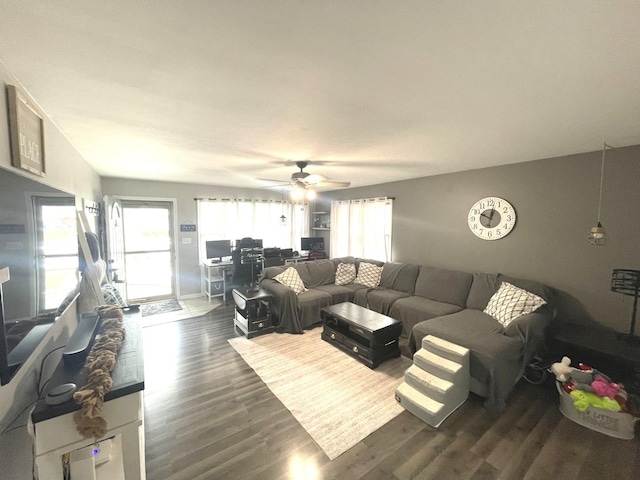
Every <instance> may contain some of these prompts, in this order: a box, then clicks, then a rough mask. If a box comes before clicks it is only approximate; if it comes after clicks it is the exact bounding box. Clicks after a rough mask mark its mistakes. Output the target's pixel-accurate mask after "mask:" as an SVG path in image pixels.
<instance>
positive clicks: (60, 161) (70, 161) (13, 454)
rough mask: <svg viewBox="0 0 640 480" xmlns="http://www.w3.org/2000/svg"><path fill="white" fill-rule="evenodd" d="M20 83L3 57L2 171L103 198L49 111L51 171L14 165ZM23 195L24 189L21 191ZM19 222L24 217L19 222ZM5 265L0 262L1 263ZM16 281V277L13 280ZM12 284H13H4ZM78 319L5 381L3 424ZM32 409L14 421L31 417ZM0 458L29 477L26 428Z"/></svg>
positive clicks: (0, 404)
mask: <svg viewBox="0 0 640 480" xmlns="http://www.w3.org/2000/svg"><path fill="white" fill-rule="evenodd" d="M7 84H9V85H19V82H18V81H17V79H16V78H15V77H14V76H13V75H12V74H11V72H9V71H8V70H7V69H6V67H5V66H4V64H2V62H0V88H1V89H2V93H1V94H0V175H7V172H6V171H7V170H8V171H11V172H13V173H15V174H16V175H20V176H23V177H24V178H25V179H28V180H29V181H33V182H37V183H41V184H44V185H47V186H50V187H53V188H55V189H57V190H62V191H64V192H67V193H70V194H73V195H75V196H76V202H77V201H78V200H79V199H86V200H92V201H99V200H100V198H101V193H100V177H99V176H98V174H97V173H96V172H95V171H94V170H93V169H92V168H91V167H90V166H89V164H88V163H87V162H85V160H84V159H83V158H82V157H81V156H80V154H79V153H78V152H77V151H76V150H75V148H74V147H73V146H72V145H71V144H70V143H69V141H68V140H67V138H66V137H65V136H64V135H63V134H62V132H60V130H58V128H57V126H56V125H55V124H54V123H53V122H51V121H50V120H49V119H48V118H47V117H46V116H45V119H44V137H45V155H46V162H47V163H46V166H47V176H46V177H45V178H41V177H36V176H34V175H31V174H29V173H26V172H24V173H23V172H22V171H20V170H18V169H16V168H14V167H12V166H11V156H10V152H11V151H10V146H9V145H10V144H9V120H8V110H7V103H6V101H7V97H6V85H7ZM22 198H23V199H24V195H23V196H22ZM5 208H6V209H9V208H10V205H9V204H5V203H4V202H3V203H1V204H0V210H3V209H5ZM16 223H19V222H16ZM1 266H3V265H0V267H1ZM10 281H11V280H10ZM5 285H8V284H5ZM76 322H77V317H76V315H75V313H73V312H72V313H70V314H67V315H65V317H64V318H61V319H59V320H58V322H56V324H55V325H54V326H53V327H52V328H51V330H50V331H49V333H48V334H47V336H46V337H45V339H44V340H43V342H42V343H41V345H40V347H39V348H38V350H37V351H36V352H35V353H34V354H33V355H32V356H31V357H30V358H29V360H28V361H27V363H26V364H25V365H24V366H23V367H22V368H20V370H18V373H17V374H16V375H15V377H14V378H13V379H12V380H11V382H10V383H9V384H7V385H4V386H2V387H0V430H2V429H4V428H5V427H6V425H7V424H8V423H9V422H10V421H12V420H13V419H14V418H15V417H16V415H17V414H18V413H19V412H20V411H22V410H23V409H24V408H25V407H26V406H27V405H28V404H29V403H30V402H31V401H33V400H35V399H36V396H37V395H36V390H37V386H36V380H37V378H38V372H39V370H40V362H41V361H42V359H43V358H44V356H45V355H46V354H47V353H48V352H49V351H51V350H52V349H53V348H55V347H58V346H60V345H64V344H65V343H66V341H67V339H68V338H69V335H70V332H71V331H73V329H74V328H75V325H76ZM59 359H60V352H56V353H54V354H52V355H51V356H50V357H49V359H48V360H47V362H45V367H44V368H45V370H47V372H48V373H46V374H45V375H44V376H43V378H45V379H46V378H47V376H48V375H50V374H51V373H52V369H53V367H55V365H56V363H57V362H58V360H59ZM27 413H28V410H26V411H25V412H24V413H23V415H22V416H21V417H20V419H19V420H18V421H17V422H16V423H15V424H14V425H20V424H21V423H25V422H26V416H27ZM0 464H1V465H2V466H3V474H6V475H8V477H7V478H26V475H23V474H20V475H18V474H15V475H14V474H12V472H13V471H14V470H15V471H19V472H22V473H24V472H27V474H29V475H30V472H31V438H30V437H29V435H28V434H27V431H26V428H21V429H17V430H15V431H13V432H11V433H8V434H6V435H4V436H3V437H2V438H1V439H0Z"/></svg>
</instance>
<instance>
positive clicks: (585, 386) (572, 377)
mask: <svg viewBox="0 0 640 480" xmlns="http://www.w3.org/2000/svg"><path fill="white" fill-rule="evenodd" d="M549 371H550V372H551V373H553V374H554V375H555V376H556V380H558V381H559V382H562V388H563V389H564V390H565V391H566V392H567V393H570V392H572V391H573V390H584V391H587V392H591V391H593V389H592V388H591V382H593V373H592V371H583V370H579V369H577V368H573V367H572V366H571V359H570V358H569V357H562V360H561V361H560V362H556V363H553V364H552V365H551V366H550V367H549Z"/></svg>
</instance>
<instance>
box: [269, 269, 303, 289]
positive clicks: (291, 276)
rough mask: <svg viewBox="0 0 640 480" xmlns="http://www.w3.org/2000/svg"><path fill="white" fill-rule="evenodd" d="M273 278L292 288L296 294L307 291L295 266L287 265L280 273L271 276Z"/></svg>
mask: <svg viewBox="0 0 640 480" xmlns="http://www.w3.org/2000/svg"><path fill="white" fill-rule="evenodd" d="M273 279H274V280H275V281H276V282H279V283H281V284H282V285H286V286H287V287H289V288H292V289H293V291H294V292H296V295H300V294H301V293H302V292H306V291H307V288H306V287H305V286H304V282H303V281H302V279H301V278H300V275H299V274H298V271H297V270H296V269H295V268H291V267H289V268H287V269H286V270H285V271H284V272H282V273H281V274H279V275H276V276H275V277H273Z"/></svg>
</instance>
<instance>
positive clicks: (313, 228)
mask: <svg viewBox="0 0 640 480" xmlns="http://www.w3.org/2000/svg"><path fill="white" fill-rule="evenodd" d="M311 230H331V229H330V228H329V227H311Z"/></svg>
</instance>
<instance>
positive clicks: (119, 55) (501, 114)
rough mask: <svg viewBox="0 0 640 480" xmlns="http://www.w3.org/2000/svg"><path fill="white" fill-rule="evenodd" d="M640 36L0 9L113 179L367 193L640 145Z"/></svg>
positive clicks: (516, 26)
mask: <svg viewBox="0 0 640 480" xmlns="http://www.w3.org/2000/svg"><path fill="white" fill-rule="evenodd" d="M639 25H640V2H638V1H637V0H631V1H608V2H604V1H600V0H563V1H561V2H560V1H557V0H552V1H543V0H536V1H535V2H531V1H526V2H525V1H513V0H507V1H502V0H501V1H496V0H492V1H456V2H447V1H428V0H421V1H407V0H404V1H401V2H397V1H392V0H388V1H383V0H350V1H349V0H346V1H336V0H325V1H322V0H315V1H312V0H290V1H284V0H228V1H215V0H199V1H195V0H191V1H179V0H153V1H152V0H147V1H140V0H138V1H132V0H126V1H123V0H109V1H104V0H99V1H98V0H83V1H81V2H78V1H71V0H66V1H62V0H48V1H46V2H43V1H41V0H1V1H0V58H1V59H2V60H3V61H4V63H5V64H6V66H7V67H8V69H9V70H10V71H11V72H12V73H13V74H14V75H16V76H17V77H18V79H19V80H20V82H21V83H22V85H23V87H24V88H25V89H26V90H28V91H29V93H31V94H32V95H33V96H34V97H35V98H36V100H37V101H38V103H39V104H40V106H41V107H42V108H43V109H44V110H45V111H46V112H47V114H49V115H50V116H51V117H52V119H53V121H54V122H56V124H57V125H58V126H59V127H60V128H61V129H62V130H63V131H64V133H65V134H66V135H67V137H68V138H69V140H70V141H71V143H72V144H73V145H74V146H75V147H76V148H77V149H78V151H79V152H80V153H81V154H82V155H83V156H84V157H85V158H86V159H87V161H88V162H89V163H91V164H92V165H93V167H94V168H95V169H96V171H97V172H98V173H99V174H100V175H103V176H114V177H126V178H142V179H157V180H169V181H181V182H189V183H204V184H216V185H228V186H252V187H262V186H266V185H269V183H268V182H264V181H259V180H257V179H258V178H270V179H279V180H282V181H286V180H287V179H288V178H289V177H290V175H291V173H293V172H295V171H297V169H296V168H295V166H285V165H284V163H285V162H286V161H287V160H302V159H310V160H312V161H313V160H325V161H327V163H326V164H324V165H319V164H316V165H310V166H309V167H308V168H307V171H308V172H310V173H317V174H321V175H325V176H326V177H328V178H329V179H331V180H335V181H350V182H352V186H362V185H371V184H376V183H382V182H387V181H393V180H401V179H406V178H415V177H420V176H427V175H435V174H440V173H447V172H454V171H460V170H467V169H473V168H481V167H485V166H491V165H499V164H506V163H515V162H523V161H528V160H535V159H540V158H547V157H554V156H559V155H565V154H571V153H579V152H585V151H593V150H598V149H600V148H602V142H603V140H606V141H607V143H608V144H611V145H613V146H623V145H635V144H640V33H639ZM329 161H331V162H329Z"/></svg>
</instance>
